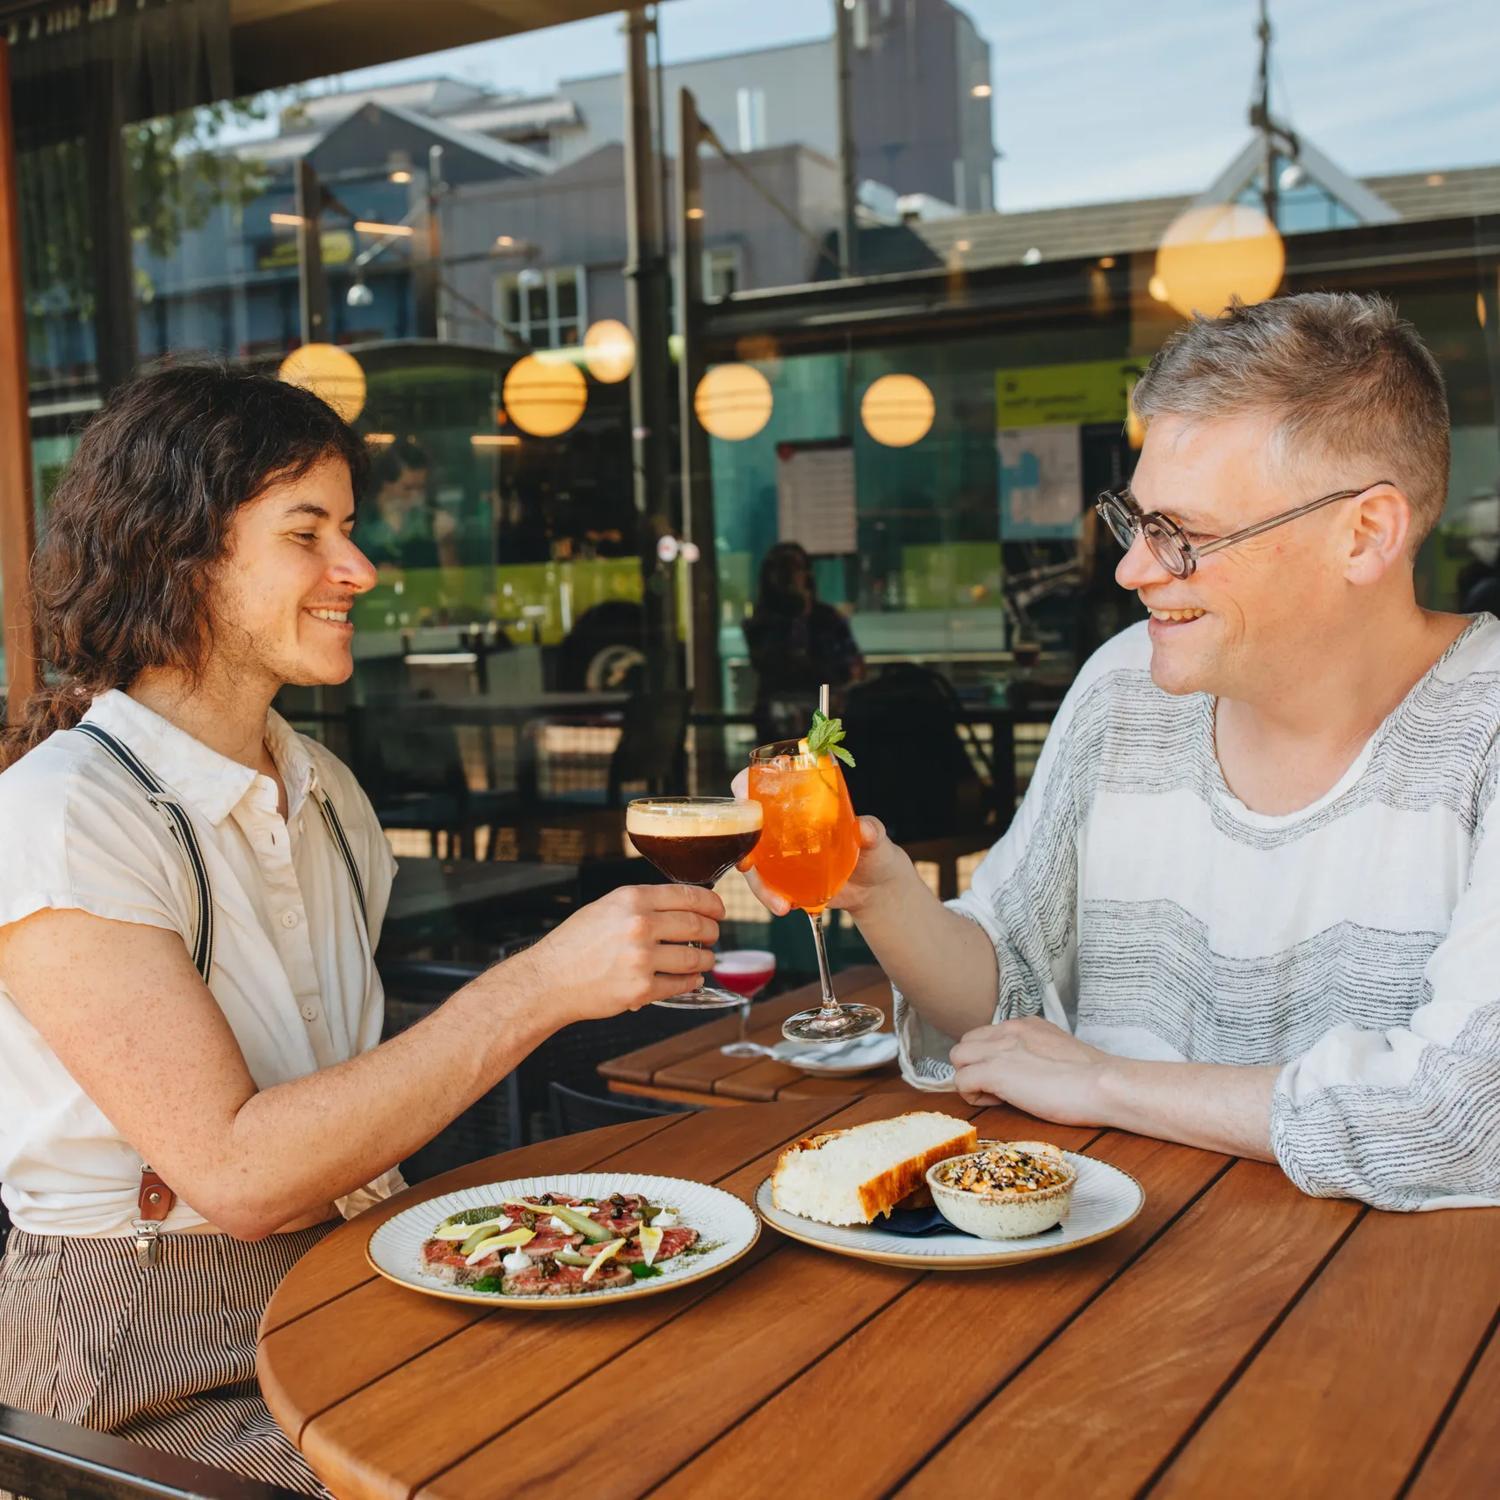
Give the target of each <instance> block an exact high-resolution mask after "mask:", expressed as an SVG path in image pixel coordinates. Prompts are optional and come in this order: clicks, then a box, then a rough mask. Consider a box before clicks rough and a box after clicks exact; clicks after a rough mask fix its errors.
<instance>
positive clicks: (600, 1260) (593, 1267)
mask: <svg viewBox="0 0 1500 1500" xmlns="http://www.w3.org/2000/svg"><path fill="white" fill-rule="evenodd" d="M624 1245H625V1241H624V1240H623V1239H620V1240H611V1241H610V1242H609V1243H608V1244H607V1245H606V1246H605V1247H604V1248H603V1249H602V1250H601V1251H600V1252H599V1253H598V1254H597V1255H596V1256H594V1258H593V1259H592V1260H591V1261H589V1268H588V1270H586V1271H585V1272H584V1273H583V1279H584V1280H585V1281H592V1280H593V1279H594V1272H596V1271H597V1270H598V1269H599V1267H600V1266H602V1265H603V1264H604V1262H605V1261H607V1260H612V1259H614V1257H615V1256H617V1255H618V1254H619V1253H620V1251H621V1249H623V1248H624Z"/></svg>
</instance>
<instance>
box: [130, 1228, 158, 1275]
mask: <svg viewBox="0 0 1500 1500" xmlns="http://www.w3.org/2000/svg"><path fill="white" fill-rule="evenodd" d="M130 1227H131V1228H132V1229H134V1230H135V1263H136V1265H138V1266H140V1267H142V1268H143V1269H144V1268H145V1267H146V1266H154V1265H155V1264H156V1263H157V1261H158V1260H160V1259H161V1240H160V1238H159V1236H160V1234H161V1225H160V1224H159V1223H157V1222H156V1221H155V1220H152V1219H135V1220H132V1222H131V1226H130Z"/></svg>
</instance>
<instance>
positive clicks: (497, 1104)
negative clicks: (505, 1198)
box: [380, 960, 521, 1182]
mask: <svg viewBox="0 0 1500 1500" xmlns="http://www.w3.org/2000/svg"><path fill="white" fill-rule="evenodd" d="M480 972H481V967H480V966H479V965H474V964H455V963H436V962H429V961H426V960H404V961H402V962H399V963H383V964H382V965H381V968H380V977H381V982H382V984H383V985H384V986H385V1035H386V1036H387V1037H391V1036H395V1035H396V1034H397V1033H398V1032H401V1031H405V1030H406V1028H407V1027H408V1026H413V1025H415V1024H416V1023H417V1022H418V1021H420V1020H421V1019H422V1018H423V1017H424V1016H427V1015H430V1014H431V1013H432V1011H433V1010H435V1009H436V1008H437V1007H438V1006H439V1005H441V1004H442V1003H443V1001H444V1000H446V999H447V998H448V997H449V995H451V994H452V993H453V992H454V991H455V990H458V989H462V988H463V986H464V985H466V984H467V983H468V982H469V981H470V980H471V979H473V978H474V977H475V976H476V975H478V974H479V973H480ZM520 1144H521V1092H520V1080H519V1078H518V1076H517V1074H516V1073H508V1074H506V1076H505V1077H504V1078H502V1079H501V1080H500V1082H499V1083H497V1084H496V1085H495V1087H494V1088H492V1089H491V1090H490V1091H489V1092H488V1093H487V1094H483V1095H481V1096H480V1097H479V1098H478V1099H476V1100H475V1101H474V1103H473V1104H471V1105H470V1106H469V1107H468V1108H467V1109H466V1110H464V1112H463V1113H462V1114H461V1115H459V1116H458V1118H457V1119H455V1120H454V1121H453V1122H452V1123H451V1124H449V1125H446V1126H444V1128H443V1129H442V1130H440V1131H439V1132H438V1133H437V1135H435V1136H434V1137H433V1138H432V1139H431V1140H430V1141H428V1143H427V1144H426V1145H425V1146H423V1147H421V1148H420V1149H419V1150H417V1151H415V1152H413V1153H412V1155H411V1156H409V1157H408V1158H407V1159H406V1160H405V1161H404V1162H402V1164H401V1171H402V1175H403V1176H404V1177H405V1178H406V1180H407V1181H408V1182H425V1181H426V1180H427V1178H429V1177H436V1176H437V1175H438V1174H439V1173H441V1172H447V1171H451V1170H452V1169H453V1168H454V1167H462V1166H467V1165H468V1163H470V1162H472V1161H478V1160H480V1159H481V1158H482V1157H486V1156H496V1155H498V1154H499V1153H500V1152H502V1151H510V1150H513V1149H514V1148H515V1147H517V1146H519V1145H520Z"/></svg>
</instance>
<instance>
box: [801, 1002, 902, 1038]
mask: <svg viewBox="0 0 1500 1500" xmlns="http://www.w3.org/2000/svg"><path fill="white" fill-rule="evenodd" d="M884 1025H885V1012H884V1011H881V1010H876V1009H875V1007H874V1006H873V1005H850V1004H848V1003H847V1002H841V1003H840V1005H839V1013H838V1015H837V1016H826V1017H825V1016H824V1014H823V1012H822V1010H821V1009H819V1008H817V1007H814V1008H813V1009H812V1010H800V1011H798V1012H797V1014H796V1015H795V1016H792V1017H790V1018H789V1019H788V1020H787V1021H786V1022H785V1023H784V1024H783V1025H782V1028H781V1034H782V1036H784V1037H786V1038H787V1039H788V1040H789V1041H793V1042H847V1041H849V1040H851V1039H852V1038H854V1037H857V1036H868V1035H869V1033H870V1032H872V1031H879V1030H880V1028H881V1027H882V1026H884Z"/></svg>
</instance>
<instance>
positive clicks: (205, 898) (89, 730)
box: [74, 724, 214, 984]
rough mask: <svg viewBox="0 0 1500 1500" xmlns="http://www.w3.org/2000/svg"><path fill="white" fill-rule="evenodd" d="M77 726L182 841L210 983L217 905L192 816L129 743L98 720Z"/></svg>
mask: <svg viewBox="0 0 1500 1500" xmlns="http://www.w3.org/2000/svg"><path fill="white" fill-rule="evenodd" d="M74 727H75V728H76V729H77V730H78V732H79V734H86V735H87V736H88V737H89V738H90V739H91V740H93V741H94V743H95V744H96V745H99V746H100V747H101V748H103V749H104V750H106V751H108V752H109V754H110V755H112V756H114V758H115V759H116V760H117V761H119V763H120V764H121V765H122V766H123V767H124V768H125V769H126V771H128V772H129V773H130V775H131V777H132V778H133V779H134V780H135V781H136V782H137V783H138V784H139V785H140V788H141V790H142V791H143V792H145V794H146V796H147V798H148V799H149V800H150V802H151V804H152V806H153V807H155V808H156V809H157V811H158V812H160V813H161V814H162V816H163V817H165V818H166V820H167V826H168V827H169V828H170V829H171V830H172V836H173V837H174V838H175V839H176V840H177V842H178V843H179V844H181V845H182V850H183V853H184V854H186V855H187V861H188V865H189V867H190V868H191V870H192V875H193V888H194V890H195V891H196V893H197V899H198V924H197V930H196V932H195V933H194V934H193V945H192V954H193V967H194V968H195V969H197V971H198V973H199V974H201V975H202V976H203V982H204V984H207V983H208V976H209V973H210V971H211V970H212V969H213V964H214V907H213V898H212V896H211V894H210V892H209V888H208V866H207V865H205V864H204V863H203V850H202V849H201V848H199V846H198V835H197V834H196V833H194V832H193V825H192V822H191V820H190V819H189V818H188V815H187V813H185V812H184V811H183V809H182V807H181V805H180V804H179V803H177V802H176V801H174V800H173V798H172V795H171V793H170V792H168V791H167V789H166V788H165V787H164V786H162V784H161V783H160V782H159V781H158V780H157V779H156V777H154V776H153V775H152V774H151V772H150V771H149V770H148V769H147V767H146V766H145V765H144V764H143V763H142V761H141V759H140V757H139V756H137V755H136V754H135V752H134V751H133V750H131V749H130V747H129V746H127V745H122V744H121V743H120V741H119V740H117V739H116V738H115V737H114V735H112V734H111V733H110V732H109V731H108V730H107V729H101V728H100V727H99V726H98V725H97V724H78V725H75V726H74Z"/></svg>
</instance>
